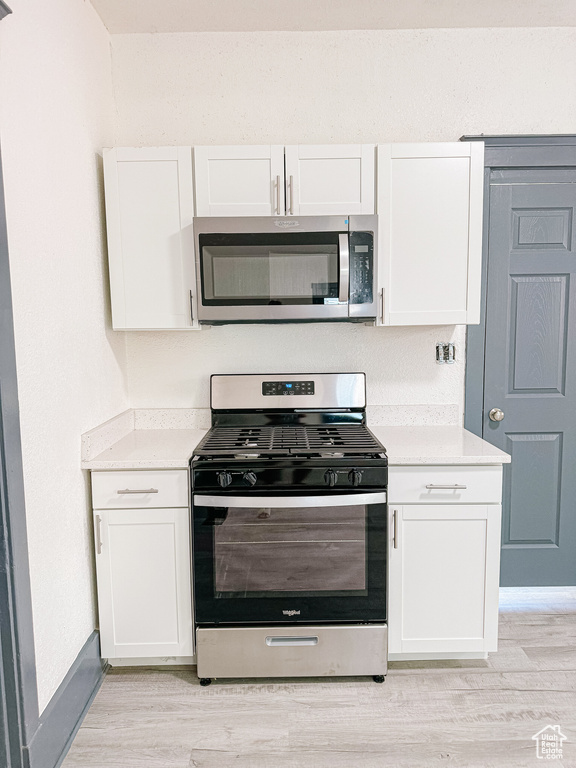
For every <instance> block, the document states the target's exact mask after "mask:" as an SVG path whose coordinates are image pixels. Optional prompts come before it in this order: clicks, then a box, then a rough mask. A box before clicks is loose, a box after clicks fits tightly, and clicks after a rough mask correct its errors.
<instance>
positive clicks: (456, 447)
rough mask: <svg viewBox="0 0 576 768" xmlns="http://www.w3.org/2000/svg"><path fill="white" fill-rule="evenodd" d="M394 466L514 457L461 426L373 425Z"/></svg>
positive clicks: (496, 461)
mask: <svg viewBox="0 0 576 768" xmlns="http://www.w3.org/2000/svg"><path fill="white" fill-rule="evenodd" d="M370 430H371V432H373V434H374V435H375V437H377V438H378V440H380V442H381V443H382V445H383V446H384V447H385V448H386V453H387V454H388V461H389V464H390V465H391V466H395V465H402V464H509V463H510V460H511V457H510V455H509V454H507V453H504V451H501V450H500V449H499V448H496V447H495V446H493V445H492V444H491V443H488V442H487V441H486V440H482V438H480V437H477V436H476V435H474V434H472V432H469V431H468V430H467V429H462V427H452V426H445V427H444V426H442V427H441V426H434V427H370Z"/></svg>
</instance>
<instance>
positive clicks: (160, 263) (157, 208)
mask: <svg viewBox="0 0 576 768" xmlns="http://www.w3.org/2000/svg"><path fill="white" fill-rule="evenodd" d="M104 183H105V191H106V226H107V232H108V259H109V266H110V292H111V300H112V327H113V328H114V329H115V330H135V329H136V330H156V329H175V330H186V329H188V330H190V329H196V328H198V327H199V326H198V324H197V323H196V322H194V321H193V316H194V317H195V316H196V313H195V311H194V307H195V301H196V295H195V277H194V253H193V238H192V218H193V215H194V196H193V187H192V154H191V148H190V147H158V148H116V149H105V150H104Z"/></svg>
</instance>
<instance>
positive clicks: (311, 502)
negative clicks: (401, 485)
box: [194, 491, 386, 509]
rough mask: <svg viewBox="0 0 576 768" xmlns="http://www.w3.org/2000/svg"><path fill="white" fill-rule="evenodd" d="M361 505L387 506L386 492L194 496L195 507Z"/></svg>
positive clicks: (276, 507)
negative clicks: (316, 494)
mask: <svg viewBox="0 0 576 768" xmlns="http://www.w3.org/2000/svg"><path fill="white" fill-rule="evenodd" d="M359 504H386V491H376V492H374V493H351V494H348V495H346V494H342V493H338V494H326V495H324V496H257V495H256V494H255V495H254V496H202V495H200V494H194V506H195V507H223V506H226V507H228V508H230V507H251V508H254V507H256V508H260V507H264V508H266V509H287V508H294V507H353V506H356V505H359Z"/></svg>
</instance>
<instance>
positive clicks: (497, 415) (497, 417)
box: [488, 408, 504, 421]
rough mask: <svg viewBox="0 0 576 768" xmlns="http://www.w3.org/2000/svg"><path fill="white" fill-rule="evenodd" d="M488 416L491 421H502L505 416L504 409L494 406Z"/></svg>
mask: <svg viewBox="0 0 576 768" xmlns="http://www.w3.org/2000/svg"><path fill="white" fill-rule="evenodd" d="M488 416H489V417H490V420H491V421H502V419H503V418H504V411H501V410H500V408H492V410H491V411H490V413H489V414H488Z"/></svg>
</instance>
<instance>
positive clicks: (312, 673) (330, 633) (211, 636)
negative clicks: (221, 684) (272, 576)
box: [196, 624, 388, 678]
mask: <svg viewBox="0 0 576 768" xmlns="http://www.w3.org/2000/svg"><path fill="white" fill-rule="evenodd" d="M196 641H197V647H196V653H197V660H198V677H206V678H208V677H316V676H318V677H328V676H334V677H337V676H346V675H385V674H386V671H387V664H388V643H387V627H386V625H385V624H362V625H354V626H348V625H341V626H331V627H326V626H303V627H294V626H291V627H242V628H236V627H233V628H218V629H212V628H210V629H205V628H199V629H197V630H196Z"/></svg>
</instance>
